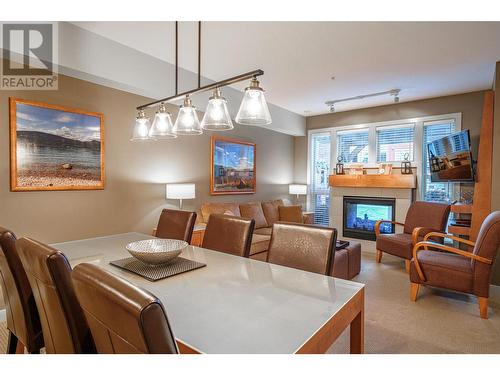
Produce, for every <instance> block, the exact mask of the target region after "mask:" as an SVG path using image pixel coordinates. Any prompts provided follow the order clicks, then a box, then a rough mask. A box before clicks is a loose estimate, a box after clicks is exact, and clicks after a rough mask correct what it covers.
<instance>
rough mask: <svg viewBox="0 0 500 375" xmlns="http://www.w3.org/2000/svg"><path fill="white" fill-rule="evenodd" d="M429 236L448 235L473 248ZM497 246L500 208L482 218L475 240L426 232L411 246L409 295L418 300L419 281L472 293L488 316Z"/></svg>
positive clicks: (420, 283)
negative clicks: (462, 246) (451, 244)
mask: <svg viewBox="0 0 500 375" xmlns="http://www.w3.org/2000/svg"><path fill="white" fill-rule="evenodd" d="M430 237H440V238H450V239H452V240H454V241H457V242H459V243H463V244H465V245H467V246H471V247H472V251H471V252H469V251H466V250H460V249H457V248H455V247H451V246H447V245H443V244H441V243H436V242H432V241H429V238H430ZM499 246H500V211H495V212H493V213H491V214H489V215H488V217H487V218H486V219H485V220H484V222H483V224H482V225H481V229H480V231H479V235H478V238H477V241H476V242H475V243H474V242H472V241H469V240H465V239H463V238H459V237H455V236H452V235H448V234H444V233H434V232H431V233H428V234H427V235H425V236H424V239H423V241H421V242H418V243H416V244H415V246H414V247H413V259H412V261H411V263H410V282H411V289H410V299H411V300H412V301H414V302H415V301H416V300H417V295H418V290H419V287H420V285H428V286H435V287H438V288H445V289H451V290H455V291H458V292H462V293H468V294H474V295H475V296H476V297H477V300H478V304H479V313H480V316H481V318H483V319H487V318H488V297H489V286H490V276H491V268H492V264H493V262H494V260H495V257H496V255H497V252H498V247H499ZM429 248H432V249H437V250H440V251H433V250H429Z"/></svg>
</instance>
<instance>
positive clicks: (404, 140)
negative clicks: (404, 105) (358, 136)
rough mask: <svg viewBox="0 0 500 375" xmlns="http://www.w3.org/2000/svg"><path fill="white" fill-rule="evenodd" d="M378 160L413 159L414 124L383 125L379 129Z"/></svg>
mask: <svg viewBox="0 0 500 375" xmlns="http://www.w3.org/2000/svg"><path fill="white" fill-rule="evenodd" d="M376 130H377V162H379V163H380V162H391V161H403V160H404V156H405V154H408V155H409V160H411V161H412V160H413V145H414V137H415V126H414V124H408V125H401V126H399V125H398V126H382V127H378V128H377V129H376Z"/></svg>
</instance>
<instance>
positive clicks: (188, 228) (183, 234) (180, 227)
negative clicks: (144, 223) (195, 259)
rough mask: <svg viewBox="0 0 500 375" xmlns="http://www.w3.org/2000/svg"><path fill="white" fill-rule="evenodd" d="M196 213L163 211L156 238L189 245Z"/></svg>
mask: <svg viewBox="0 0 500 375" xmlns="http://www.w3.org/2000/svg"><path fill="white" fill-rule="evenodd" d="M195 222H196V212H189V211H180V210H169V209H164V210H163V211H162V212H161V215H160V219H159V220H158V226H157V227H156V234H155V235H156V237H159V238H171V239H174V240H182V241H186V242H187V243H191V237H192V236H193V228H194V223H195Z"/></svg>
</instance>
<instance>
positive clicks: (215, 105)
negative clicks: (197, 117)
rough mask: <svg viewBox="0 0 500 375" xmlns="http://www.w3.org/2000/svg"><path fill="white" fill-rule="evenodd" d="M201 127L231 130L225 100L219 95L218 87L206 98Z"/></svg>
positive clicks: (231, 125)
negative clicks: (206, 102) (206, 103)
mask: <svg viewBox="0 0 500 375" xmlns="http://www.w3.org/2000/svg"><path fill="white" fill-rule="evenodd" d="M201 127H202V128H203V129H204V130H216V131H217V130H231V129H233V128H234V126H233V122H232V120H231V116H229V111H228V110H227V101H226V99H225V98H223V97H222V96H221V92H220V89H219V88H216V89H215V91H214V94H213V95H212V96H211V97H210V99H209V100H208V105H207V109H206V111H205V115H204V116H203V120H201Z"/></svg>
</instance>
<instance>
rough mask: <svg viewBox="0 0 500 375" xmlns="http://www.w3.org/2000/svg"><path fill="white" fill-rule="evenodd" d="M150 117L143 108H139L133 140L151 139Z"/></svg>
mask: <svg viewBox="0 0 500 375" xmlns="http://www.w3.org/2000/svg"><path fill="white" fill-rule="evenodd" d="M149 126H150V122H149V118H147V117H146V114H145V113H144V111H143V110H142V109H141V110H139V114H138V115H137V118H136V119H135V125H134V129H133V130H132V138H130V140H131V141H143V140H147V139H149V137H148V136H149Z"/></svg>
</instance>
